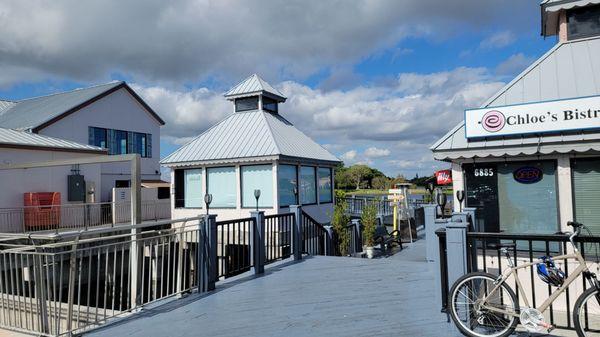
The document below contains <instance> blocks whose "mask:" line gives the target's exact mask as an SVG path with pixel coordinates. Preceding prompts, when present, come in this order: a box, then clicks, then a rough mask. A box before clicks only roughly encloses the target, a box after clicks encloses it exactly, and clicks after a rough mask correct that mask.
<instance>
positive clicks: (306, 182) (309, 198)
mask: <svg viewBox="0 0 600 337" xmlns="http://www.w3.org/2000/svg"><path fill="white" fill-rule="evenodd" d="M300 203H301V204H303V205H306V204H316V203H317V177H316V174H315V167H311V166H301V167H300Z"/></svg>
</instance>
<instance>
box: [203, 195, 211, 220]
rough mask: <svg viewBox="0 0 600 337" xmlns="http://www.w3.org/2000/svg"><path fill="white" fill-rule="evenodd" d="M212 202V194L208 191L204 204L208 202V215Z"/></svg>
mask: <svg viewBox="0 0 600 337" xmlns="http://www.w3.org/2000/svg"><path fill="white" fill-rule="evenodd" d="M211 202H212V194H210V193H206V194H205V195H204V204H206V214H207V215H208V209H209V208H210V203H211Z"/></svg>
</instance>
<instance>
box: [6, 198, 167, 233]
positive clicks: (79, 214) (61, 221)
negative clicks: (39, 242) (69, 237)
mask: <svg viewBox="0 0 600 337" xmlns="http://www.w3.org/2000/svg"><path fill="white" fill-rule="evenodd" d="M170 217H171V204H170V200H168V199H165V200H157V201H142V220H143V221H149V220H161V219H168V218H170ZM130 221H131V203H130V202H119V203H116V202H102V203H85V204H63V205H48V206H22V207H11V208H0V232H1V233H27V232H34V231H60V230H64V229H87V228H90V227H96V226H106V225H118V224H128V223H129V222H130Z"/></svg>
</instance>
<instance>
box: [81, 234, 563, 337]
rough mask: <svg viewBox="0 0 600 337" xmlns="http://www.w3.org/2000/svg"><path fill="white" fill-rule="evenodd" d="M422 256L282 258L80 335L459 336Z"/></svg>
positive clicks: (420, 250) (418, 247)
mask: <svg viewBox="0 0 600 337" xmlns="http://www.w3.org/2000/svg"><path fill="white" fill-rule="evenodd" d="M424 255H425V254H424V240H420V241H418V242H417V243H415V244H413V245H411V246H410V247H409V248H408V249H405V250H404V251H403V252H401V253H399V254H396V255H394V256H393V257H390V258H386V259H377V260H367V259H357V258H343V257H321V256H319V257H309V258H307V259H305V260H304V261H303V262H301V263H283V265H279V266H272V267H271V268H268V269H267V272H266V274H265V275H264V276H262V277H258V278H254V277H245V278H239V279H235V280H228V281H227V282H220V285H219V286H218V288H217V289H218V290H217V291H216V292H215V293H211V294H209V295H205V296H199V295H193V296H190V297H188V298H186V299H184V300H179V301H173V302H171V303H169V304H166V305H163V306H160V307H158V308H154V309H145V310H144V311H143V312H142V313H140V314H138V315H135V316H134V317H132V318H129V319H125V320H123V321H121V322H118V323H116V324H113V325H109V326H107V327H105V328H103V329H100V330H97V331H95V332H92V333H89V334H86V336H89V337H92V336H93V337H115V336H132V337H164V336H169V337H184V336H190V337H191V336H215V337H216V336H436V337H440V336H459V335H460V334H458V333H457V332H456V330H455V328H454V327H453V326H452V325H451V324H449V323H446V316H445V315H443V314H441V313H440V310H439V309H440V304H439V298H438V297H439V295H438V283H437V281H436V280H435V279H434V278H435V277H434V268H435V266H436V265H435V264H432V263H426V262H424ZM564 334H565V332H564V331H563V332H562V333H560V332H559V335H564ZM568 335H574V334H571V333H568Z"/></svg>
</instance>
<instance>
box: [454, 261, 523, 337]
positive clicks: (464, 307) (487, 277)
mask: <svg viewBox="0 0 600 337" xmlns="http://www.w3.org/2000/svg"><path fill="white" fill-rule="evenodd" d="M496 278H497V276H494V275H492V274H488V273H483V272H476V273H470V274H467V275H464V276H462V277H461V278H459V279H458V280H457V281H456V282H455V283H454V285H453V286H452V289H451V290H450V298H449V301H448V303H449V305H450V308H449V309H450V316H451V317H452V320H453V321H454V324H456V326H457V327H458V329H459V330H460V331H461V332H462V333H463V334H465V335H466V336H472V337H484V336H493V337H505V336H508V335H510V334H511V333H512V332H513V331H514V330H515V327H516V326H517V324H518V319H517V317H515V315H517V316H518V313H519V307H518V302H517V299H516V296H515V293H514V292H513V291H512V289H510V287H509V286H508V285H507V284H506V283H502V284H501V285H500V287H498V288H497V289H496V290H495V291H494V293H493V294H491V296H489V295H490V293H491V292H492V290H493V289H494V288H495V287H496V285H495V284H494V281H495V280H496ZM486 297H487V298H488V299H487V300H486V301H485V303H483V300H484V299H485V298H486ZM499 311H502V312H499Z"/></svg>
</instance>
